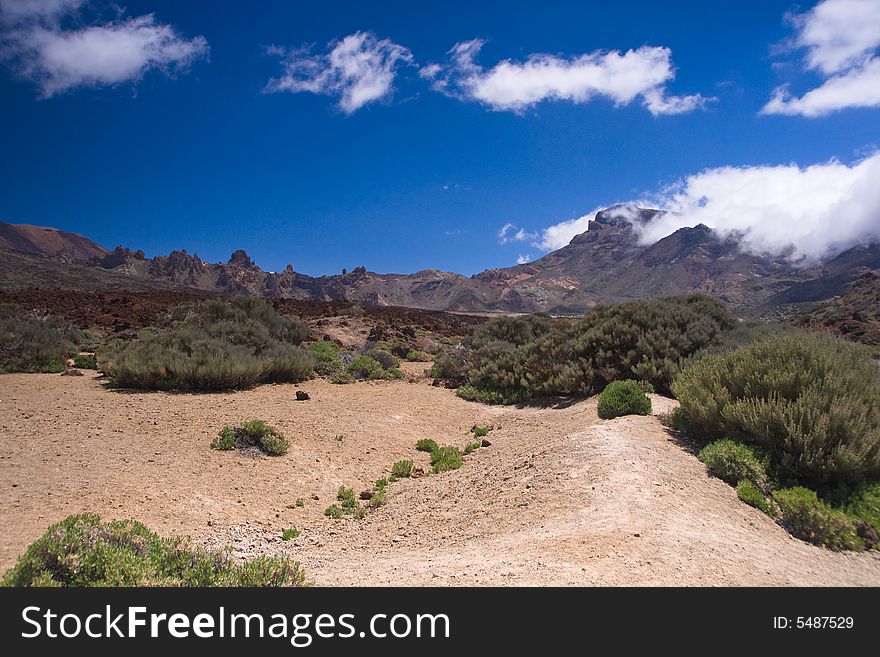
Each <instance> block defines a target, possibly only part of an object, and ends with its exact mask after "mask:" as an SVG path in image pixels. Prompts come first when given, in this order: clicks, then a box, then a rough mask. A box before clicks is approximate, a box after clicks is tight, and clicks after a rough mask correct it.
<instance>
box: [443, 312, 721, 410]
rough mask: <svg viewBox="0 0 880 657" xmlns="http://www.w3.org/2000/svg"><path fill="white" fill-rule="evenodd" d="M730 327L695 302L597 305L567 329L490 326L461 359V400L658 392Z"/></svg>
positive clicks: (527, 321)
mask: <svg viewBox="0 0 880 657" xmlns="http://www.w3.org/2000/svg"><path fill="white" fill-rule="evenodd" d="M735 325H736V320H735V319H734V318H733V317H732V316H731V315H730V314H729V313H728V312H727V311H726V309H725V308H724V306H723V305H722V304H721V303H720V302H718V301H715V300H713V299H710V298H708V297H703V296H698V295H692V296H682V297H671V298H667V299H653V300H647V301H633V302H629V303H624V304H620V305H617V306H600V307H597V308H594V309H592V310H590V311H589V312H588V313H586V315H584V317H583V318H581V319H579V320H577V321H574V322H571V321H567V320H554V319H551V318H549V317H546V316H542V315H532V316H530V317H517V318H509V317H505V318H499V319H493V320H491V321H489V322H487V323H486V324H484V325H483V326H481V327H480V328H478V329H477V330H476V331H474V334H473V337H472V338H471V340H470V343H469V346H470V348H471V351H470V352H469V353H467V354H466V356H464V358H465V361H466V364H465V366H464V369H465V370H466V371H467V378H468V383H469V384H470V386H471V388H469V389H468V390H467V391H466V392H465V394H466V395H468V396H467V397H465V398H471V399H475V400H478V401H487V402H489V401H494V400H499V402H500V403H519V402H522V401H525V400H527V399H530V398H533V397H546V396H558V395H566V396H571V395H586V394H592V393H594V392H596V391H598V390H602V389H603V388H605V386H607V385H608V384H609V383H610V382H612V381H615V380H619V379H630V378H635V379H637V380H644V381H647V382H649V383H651V385H652V386H653V387H654V388H655V389H656V390H657V391H659V392H666V391H668V390H669V385H670V383H671V382H672V380H673V378H674V377H675V376H676V375H677V374H678V372H679V371H680V370H681V366H682V364H683V363H684V361H685V360H686V359H687V358H689V357H692V356H694V355H695V354H697V353H699V352H700V351H701V350H704V349H705V348H707V347H710V346H712V345H716V344H719V343H720V341H721V339H722V334H723V333H724V331H726V330H729V329H731V328H733V327H734V326H735ZM490 393H494V395H496V396H494V397H493V396H492V395H491V394H490ZM460 394H461V393H460ZM465 394H462V396H463V397H464V396H465Z"/></svg>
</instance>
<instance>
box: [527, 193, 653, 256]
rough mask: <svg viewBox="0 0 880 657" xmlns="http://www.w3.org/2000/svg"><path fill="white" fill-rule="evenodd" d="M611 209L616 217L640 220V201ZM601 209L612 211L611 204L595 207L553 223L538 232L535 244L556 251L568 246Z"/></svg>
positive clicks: (632, 220) (617, 205)
mask: <svg viewBox="0 0 880 657" xmlns="http://www.w3.org/2000/svg"><path fill="white" fill-rule="evenodd" d="M646 203H647V202H643V203H642V205H645V204H646ZM611 209H612V210H613V216H614V217H622V218H624V219H627V220H628V221H630V222H633V223H635V222H636V221H638V218H639V203H638V202H630V203H619V204H615V205H613V206H612V208H611ZM600 210H606V211H610V210H609V206H602V207H598V208H594V209H593V211H592V212H588V213H587V214H585V215H582V216H580V217H575V218H574V219H567V220H566V221H560V222H559V223H558V224H553V225H552V226H548V227H547V228H544V229H543V230H542V231H541V232H540V234H537V233H536V237H537V239H536V240H535V242H534V243H533V246H536V247H537V248H539V249H541V250H542V251H555V250H556V249H561V248H562V247H563V246H566V245H567V244H568V243H569V242H571V240H572V239H573V238H574V237H575V236H576V235H580V234H581V233H583V232H584V231H586V230H587V228H588V227H589V224H590V222H591V221H592V220H593V219H595V217H596V213H597V212H599V211H600Z"/></svg>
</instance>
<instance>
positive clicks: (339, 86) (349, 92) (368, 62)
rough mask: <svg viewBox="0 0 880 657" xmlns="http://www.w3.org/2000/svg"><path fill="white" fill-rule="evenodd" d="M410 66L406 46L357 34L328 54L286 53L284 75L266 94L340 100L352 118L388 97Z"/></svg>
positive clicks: (336, 44)
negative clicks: (402, 66) (402, 70)
mask: <svg viewBox="0 0 880 657" xmlns="http://www.w3.org/2000/svg"><path fill="white" fill-rule="evenodd" d="M277 50H278V49H275V51H276V53H277ZM411 62H412V54H411V53H410V51H409V50H408V49H406V48H404V47H403V46H400V45H398V44H396V43H394V42H393V41H390V40H388V39H381V40H380V39H377V38H376V35H375V34H372V33H371V32H356V33H355V34H350V35H348V36H347V37H345V38H344V39H342V40H340V41H334V42H332V43H330V44H329V45H328V52H327V53H326V54H321V55H312V54H310V53H309V52H308V50H294V51H291V52H289V53H286V54H285V57H284V61H283V65H284V72H283V73H282V75H281V77H278V78H273V79H272V80H270V81H269V84H267V85H266V89H265V90H266V92H268V93H275V92H280V91H288V92H290V93H300V92H304V91H305V92H309V93H314V94H325V95H328V96H338V97H339V108H340V109H341V110H342V111H343V112H345V113H346V114H351V113H352V112H354V111H356V110H358V109H360V108H361V107H363V106H364V105H366V104H367V103H371V102H373V101H376V100H380V99H382V98H385V97H387V96H389V95H390V94H391V93H392V91H393V85H394V78H395V76H396V74H397V68H398V66H399V65H400V64H409V63H411Z"/></svg>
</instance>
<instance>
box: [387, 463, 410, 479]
mask: <svg viewBox="0 0 880 657" xmlns="http://www.w3.org/2000/svg"><path fill="white" fill-rule="evenodd" d="M412 469H413V462H412V461H398V462H397V463H395V464H394V465H393V466H391V476H392V477H397V478H398V479H401V478H403V477H409V476H410V475H411V474H412Z"/></svg>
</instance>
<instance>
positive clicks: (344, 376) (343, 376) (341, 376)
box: [330, 370, 357, 385]
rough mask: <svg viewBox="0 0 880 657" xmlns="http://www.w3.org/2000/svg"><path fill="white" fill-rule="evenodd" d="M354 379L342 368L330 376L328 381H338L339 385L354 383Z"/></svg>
mask: <svg viewBox="0 0 880 657" xmlns="http://www.w3.org/2000/svg"><path fill="white" fill-rule="evenodd" d="M356 380H357V379H355V378H354V377H353V376H352V375H351V374H349V373H348V372H346V371H344V370H343V371H342V372H336V374H334V375H333V376H331V377H330V383H338V384H340V385H344V384H346V383H354V382H355V381H356Z"/></svg>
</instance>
